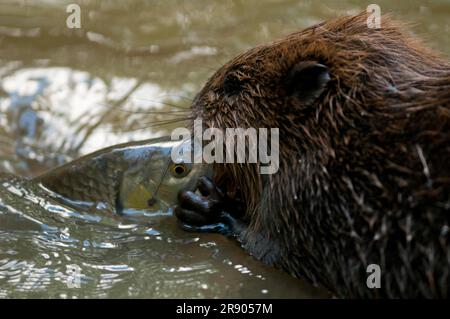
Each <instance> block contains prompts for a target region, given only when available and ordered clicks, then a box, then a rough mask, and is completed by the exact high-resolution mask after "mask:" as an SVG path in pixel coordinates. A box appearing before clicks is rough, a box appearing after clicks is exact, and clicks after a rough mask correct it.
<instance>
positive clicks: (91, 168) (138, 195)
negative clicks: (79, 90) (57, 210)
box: [32, 136, 212, 215]
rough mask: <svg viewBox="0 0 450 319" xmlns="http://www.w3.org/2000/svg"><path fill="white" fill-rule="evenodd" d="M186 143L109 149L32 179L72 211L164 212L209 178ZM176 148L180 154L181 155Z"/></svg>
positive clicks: (208, 170)
mask: <svg viewBox="0 0 450 319" xmlns="http://www.w3.org/2000/svg"><path fill="white" fill-rule="evenodd" d="M174 147H176V148H177V152H175V153H178V154H180V153H183V152H184V154H186V153H189V152H190V151H191V150H192V149H193V148H192V142H191V141H190V140H181V141H172V140H171V139H170V137H167V136H166V137H160V138H156V139H149V140H144V141H135V142H129V143H124V144H118V145H114V146H110V147H107V148H104V149H101V150H98V151H96V152H94V153H91V154H88V155H85V156H83V157H80V158H78V159H76V160H74V161H72V162H69V163H67V164H64V165H62V166H60V167H57V168H55V169H51V170H49V171H47V172H44V173H43V174H41V175H38V176H36V177H34V178H33V179H32V180H33V181H35V182H37V183H39V184H40V186H42V187H43V188H45V189H46V190H47V191H49V192H51V194H52V197H54V198H55V199H57V200H58V201H59V202H61V203H62V204H64V205H67V206H69V207H72V208H75V209H84V210H89V211H92V210H95V211H108V212H111V213H114V214H119V215H123V214H126V213H130V214H131V213H133V212H136V211H145V212H147V213H154V214H158V213H164V212H168V211H170V210H171V209H172V208H173V207H174V205H176V203H177V196H178V193H179V192H180V191H182V190H192V191H193V190H195V187H196V182H197V180H198V178H199V177H200V176H211V174H212V169H211V167H210V165H208V164H205V163H190V162H188V161H187V160H185V158H186V157H185V155H184V156H179V158H175V160H173V159H172V156H171V154H172V150H173V148H174ZM180 150H182V151H181V152H180Z"/></svg>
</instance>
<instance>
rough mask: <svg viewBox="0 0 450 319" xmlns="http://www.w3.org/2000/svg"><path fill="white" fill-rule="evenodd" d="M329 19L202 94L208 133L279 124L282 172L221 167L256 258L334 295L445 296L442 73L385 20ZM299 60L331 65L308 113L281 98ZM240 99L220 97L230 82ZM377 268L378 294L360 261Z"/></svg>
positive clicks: (446, 105) (445, 87)
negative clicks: (237, 197) (236, 196)
mask: <svg viewBox="0 0 450 319" xmlns="http://www.w3.org/2000/svg"><path fill="white" fill-rule="evenodd" d="M366 19H367V16H366V14H359V15H357V16H350V17H343V18H339V19H335V20H332V21H329V22H325V23H322V24H319V25H315V26H313V27H310V28H307V29H305V30H303V31H300V32H297V33H293V34H291V35H289V36H287V37H286V38H283V39H280V40H277V41H274V42H272V43H268V44H263V45H260V46H257V47H255V48H253V49H251V50H249V51H247V52H245V53H243V54H241V55H239V56H237V57H236V58H235V59H233V60H232V61H230V62H229V63H227V64H225V65H224V66H223V67H222V68H220V69H219V70H218V71H217V73H216V74H214V75H213V76H212V77H211V78H210V80H209V81H208V82H207V84H206V85H205V87H204V88H203V90H202V91H201V92H200V93H199V94H198V96H197V97H196V99H195V101H194V103H193V106H192V112H193V115H194V117H201V118H202V119H203V122H204V126H207V127H218V128H226V127H255V128H259V127H278V128H279V129H280V170H279V172H278V173H276V174H273V175H267V176H263V175H260V174H258V173H257V172H258V171H257V167H256V166H255V165H253V166H252V165H241V164H229V165H218V167H217V169H218V170H219V171H221V172H222V173H224V174H226V175H227V176H229V177H231V179H232V180H233V182H234V183H235V184H236V186H237V188H238V189H239V190H240V192H241V195H242V196H243V197H244V199H245V201H246V203H247V210H246V220H248V223H249V226H248V228H247V230H246V231H244V232H242V233H241V234H239V239H240V240H241V242H242V245H243V247H244V248H245V249H247V250H248V251H249V252H250V253H251V254H253V255H254V256H255V257H256V258H258V259H261V260H262V261H264V262H266V263H267V264H270V265H274V266H276V267H279V268H282V269H284V270H285V271H287V272H289V273H291V274H292V275H294V276H298V277H306V278H308V279H309V280H311V281H312V282H314V283H319V284H322V285H324V286H326V287H328V288H329V289H330V290H332V291H333V292H334V293H335V294H336V295H337V296H340V297H376V296H378V297H418V296H425V297H433V296H441V297H450V276H449V265H450V245H449V219H450V217H449V216H450V199H449V197H450V196H449V192H450V164H449V163H450V130H449V128H450V65H449V63H448V62H447V61H446V60H445V59H443V58H441V57H439V56H438V55H437V54H435V53H433V52H431V51H430V50H428V49H426V48H424V46H423V45H422V44H421V43H420V42H418V41H417V40H415V39H414V38H413V37H411V36H410V35H409V34H408V33H407V32H405V31H404V26H403V25H402V24H400V23H398V22H395V21H393V20H392V19H391V18H390V17H389V16H384V17H382V25H381V29H379V30H377V29H369V28H368V27H367V24H366ZM299 61H317V62H320V63H321V64H324V65H326V66H327V67H328V70H329V73H330V76H331V81H330V82H329V83H328V85H327V88H326V90H325V92H324V93H323V94H322V95H321V96H320V97H319V98H318V99H317V100H316V102H315V103H314V104H313V105H309V106H305V105H302V103H300V102H299V101H298V100H296V99H295V97H292V96H290V95H288V94H287V92H286V88H285V78H286V74H288V72H289V70H290V69H291V68H292V67H293V65H295V64H296V63H297V62H299ZM230 74H231V75H232V76H234V77H235V78H236V79H237V80H238V81H239V83H240V92H239V93H238V94H236V95H235V96H227V95H226V94H225V93H224V90H223V83H224V80H225V78H226V76H229V75H230ZM371 263H375V264H379V265H380V267H381V271H382V273H381V274H382V276H381V285H382V287H381V289H369V288H367V286H366V279H367V276H368V275H369V274H368V273H367V272H366V267H367V265H369V264H371Z"/></svg>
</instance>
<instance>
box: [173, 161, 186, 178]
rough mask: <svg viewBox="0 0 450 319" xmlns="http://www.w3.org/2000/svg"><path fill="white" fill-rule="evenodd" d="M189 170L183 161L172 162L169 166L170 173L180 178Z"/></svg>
mask: <svg viewBox="0 0 450 319" xmlns="http://www.w3.org/2000/svg"><path fill="white" fill-rule="evenodd" d="M189 171H190V168H189V167H188V166H187V165H186V164H184V163H176V164H172V166H171V167H170V173H171V174H172V176H173V177H176V178H181V177H184V176H186V175H187V174H188V173H189Z"/></svg>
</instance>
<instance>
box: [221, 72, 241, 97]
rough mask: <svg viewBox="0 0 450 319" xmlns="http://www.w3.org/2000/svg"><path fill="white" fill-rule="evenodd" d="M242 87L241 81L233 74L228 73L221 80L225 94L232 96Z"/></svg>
mask: <svg viewBox="0 0 450 319" xmlns="http://www.w3.org/2000/svg"><path fill="white" fill-rule="evenodd" d="M241 88H242V83H241V81H240V80H239V79H238V78H237V77H236V75H235V74H228V75H227V76H226V77H225V80H224V81H223V91H224V92H225V95H227V96H233V95H236V94H239V92H240V91H241Z"/></svg>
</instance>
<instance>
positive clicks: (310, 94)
mask: <svg viewBox="0 0 450 319" xmlns="http://www.w3.org/2000/svg"><path fill="white" fill-rule="evenodd" d="M329 81H330V74H329V73H328V68H327V67H326V66H325V65H323V64H320V63H318V62H316V61H302V62H299V63H297V64H295V65H294V66H293V67H292V69H291V70H290V71H289V73H288V76H287V79H286V89H287V93H288V94H289V95H291V96H295V98H297V99H298V100H300V102H301V103H302V104H306V105H310V104H312V103H313V102H314V101H315V100H316V99H317V98H318V97H319V96H320V95H321V94H322V93H323V91H325V87H326V86H327V84H328V82H329Z"/></svg>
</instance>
